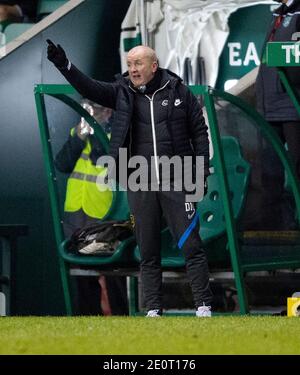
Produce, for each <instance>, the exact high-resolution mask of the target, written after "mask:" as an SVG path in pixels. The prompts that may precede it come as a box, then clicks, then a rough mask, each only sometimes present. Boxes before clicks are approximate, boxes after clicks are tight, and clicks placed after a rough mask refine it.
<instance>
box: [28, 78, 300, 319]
mask: <svg viewBox="0 0 300 375" xmlns="http://www.w3.org/2000/svg"><path fill="white" fill-rule="evenodd" d="M190 89H191V91H192V92H193V93H194V94H195V95H203V97H204V103H205V107H206V111H207V116H208V122H209V125H210V131H211V138H212V144H213V148H214V157H215V159H216V166H215V169H216V171H217V174H218V178H219V182H220V190H221V197H222V201H223V205H224V217H225V224H226V231H227V236H228V247H229V251H230V257H231V263H232V268H233V271H234V275H235V281H236V287H237V293H238V299H239V305H240V313H241V314H246V313H248V312H249V309H248V303H247V296H246V292H245V284H244V272H245V271H250V270H255V269H269V268H270V269H272V268H276V267H277V268H279V267H289V268H290V267H292V266H294V267H295V268H296V267H300V260H297V259H296V260H295V261H294V260H293V261H289V262H283V261H279V262H276V261H273V262H272V261H271V262H270V263H267V264H266V263H265V264H261V263H259V264H252V265H251V264H243V261H242V260H241V257H240V249H239V240H238V235H237V229H236V223H235V220H234V216H233V209H232V204H231V199H230V192H229V187H228V179H227V175H226V169H225V162H224V154H223V150H222V147H221V137H220V131H219V125H218V120H217V114H216V109H215V104H214V98H221V99H223V100H225V101H228V102H230V103H232V104H233V105H235V106H237V107H238V108H239V109H240V110H242V111H243V112H244V113H245V114H246V115H247V116H248V117H249V118H250V119H252V120H253V124H254V125H255V126H256V127H257V128H259V129H260V131H261V132H262V134H263V136H264V137H265V138H266V139H267V140H268V141H269V142H270V143H271V145H272V146H273V148H274V150H275V152H276V153H277V154H278V156H279V158H280V160H281V162H282V163H283V166H284V168H285V170H286V172H287V175H288V178H289V180H290V183H291V188H292V192H293V194H294V197H295V201H296V207H297V212H298V217H300V189H299V185H298V182H297V177H296V172H295V170H294V167H293V165H292V163H291V161H290V159H289V157H288V155H287V153H286V150H285V148H284V147H283V145H282V143H281V140H280V139H279V137H278V135H277V134H276V132H275V131H274V130H273V129H272V127H271V126H270V125H269V124H268V123H267V122H266V121H265V120H264V118H263V117H262V116H261V115H260V114H259V113H258V112H256V111H255V110H254V109H253V108H252V107H250V106H249V105H248V104H247V103H245V102H244V101H242V100H241V99H239V98H237V97H235V96H233V95H231V94H228V93H225V92H221V91H218V90H214V89H212V88H210V87H207V86H191V87H190ZM34 94H35V101H36V107H37V114H38V121H39V128H40V134H41V141H42V148H43V155H44V160H45V166H46V172H47V180H48V186H49V193H50V202H51V209H52V215H53V221H54V230H55V238H56V245H57V249H59V247H60V245H61V243H62V242H63V240H64V235H63V229H62V221H61V214H60V209H59V199H58V190H57V184H56V174H55V168H54V164H53V155H52V149H51V139H50V135H49V129H48V121H47V116H46V108H45V102H44V95H50V96H52V97H54V98H56V99H58V100H61V101H62V102H64V103H65V104H67V105H68V106H70V107H71V108H73V109H74V110H75V111H76V112H78V113H79V114H80V115H81V116H83V117H84V118H85V119H86V121H87V122H88V123H89V125H90V126H92V127H93V129H94V130H95V135H96V136H97V137H98V139H99V140H100V141H101V142H102V144H103V146H104V147H105V150H106V151H108V145H109V140H108V138H107V136H106V134H105V132H104V131H103V130H102V129H101V127H98V126H96V125H97V122H96V121H95V119H94V118H93V117H92V116H90V115H89V113H88V112H87V111H85V110H84V109H83V108H82V106H81V105H80V104H79V103H77V102H76V101H75V100H73V99H72V98H70V97H69V95H73V94H75V89H74V88H73V87H72V86H70V85H36V86H35V89H34ZM59 267H60V274H61V281H62V287H63V292H64V298H65V305H66V312H67V315H72V305H71V300H70V293H69V284H68V275H67V270H66V265H65V262H64V260H63V259H62V257H61V256H59ZM130 285H131V287H132V288H136V280H133V279H132V280H131V284H130ZM132 295H133V296H135V295H136V293H132ZM136 304H137V301H136V300H133V301H131V304H130V309H131V310H132V311H133V312H134V311H135V310H136Z"/></svg>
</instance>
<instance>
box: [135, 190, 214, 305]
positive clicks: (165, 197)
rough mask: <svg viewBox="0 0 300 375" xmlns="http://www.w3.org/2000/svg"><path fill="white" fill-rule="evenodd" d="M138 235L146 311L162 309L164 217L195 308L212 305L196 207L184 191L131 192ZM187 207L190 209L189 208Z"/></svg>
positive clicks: (136, 233)
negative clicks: (181, 260) (181, 258)
mask: <svg viewBox="0 0 300 375" xmlns="http://www.w3.org/2000/svg"><path fill="white" fill-rule="evenodd" d="M128 203H129V207H130V210H131V213H132V214H133V215H134V221H135V235H136V240H137V243H138V245H139V249H140V252H141V265H140V269H141V281H142V289H143V297H144V302H145V307H146V309H147V310H153V309H162V269H161V241H160V239H161V234H160V233H161V219H162V215H163V216H164V218H165V220H166V223H167V225H168V227H169V229H170V231H171V233H172V236H173V238H174V240H175V241H176V243H177V244H178V246H179V248H181V250H182V252H183V254H184V257H185V260H186V271H187V277H188V280H189V282H190V285H191V288H192V293H193V297H194V302H195V306H196V308H197V307H199V306H201V305H202V304H203V303H205V304H206V305H210V304H211V302H212V293H211V290H210V287H209V271H208V264H207V259H206V254H205V251H204V249H203V245H202V241H201V239H200V236H199V220H198V218H197V212H196V210H195V206H194V205H193V209H191V206H190V205H186V202H185V192H178V191H168V192H165V191H158V192H155V191H147V192H143V191H137V192H132V191H128ZM186 209H188V210H186Z"/></svg>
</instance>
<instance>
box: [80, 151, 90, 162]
mask: <svg viewBox="0 0 300 375" xmlns="http://www.w3.org/2000/svg"><path fill="white" fill-rule="evenodd" d="M80 157H81V159H83V160H89V155H87V154H85V153H84V152H83V153H82V154H81V155H80Z"/></svg>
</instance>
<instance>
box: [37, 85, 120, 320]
mask: <svg viewBox="0 0 300 375" xmlns="http://www.w3.org/2000/svg"><path fill="white" fill-rule="evenodd" d="M75 93H76V91H75V89H74V88H73V87H72V86H70V85H42V84H41V85H36V86H35V87H34V96H35V103H36V109H37V115H38V122H39V129H40V135H41V142H42V150H43V156H44V161H45V168H46V174H47V182H48V188H49V194H50V203H51V211H52V217H53V225H54V232H55V240H56V246H57V249H59V248H60V245H61V243H62V242H63V241H64V234H63V226H62V219H61V218H62V215H61V212H60V205H59V194H58V189H57V183H56V181H57V180H56V173H55V167H54V162H53V153H52V147H51V137H50V134H49V127H48V120H47V114H46V107H45V99H44V95H49V96H51V97H54V98H56V99H58V100H60V101H62V102H64V103H65V104H66V105H68V106H69V107H71V108H73V109H74V110H75V111H76V112H78V113H79V114H80V115H81V116H82V117H84V118H85V120H86V121H87V122H88V124H89V125H90V126H91V127H92V128H93V129H94V131H95V134H96V136H97V137H98V139H100V141H101V143H102V145H103V147H104V149H105V151H106V152H108V145H109V140H108V138H107V136H106V134H105V132H104V131H103V130H102V128H101V127H100V126H97V124H98V123H97V121H96V120H95V119H94V118H93V117H92V116H91V115H90V114H89V113H88V112H87V111H86V110H85V109H84V108H83V107H82V106H81V105H80V104H79V103H78V102H76V101H75V100H74V99H72V98H70V97H69V95H73V94H75ZM113 199H115V194H114V198H113ZM112 204H113V203H112ZM58 259H59V269H60V276H61V282H62V289H63V294H64V301H65V308H66V313H67V315H72V303H71V299H70V290H69V282H68V274H67V269H66V264H65V261H64V260H63V258H62V257H61V256H59V257H58Z"/></svg>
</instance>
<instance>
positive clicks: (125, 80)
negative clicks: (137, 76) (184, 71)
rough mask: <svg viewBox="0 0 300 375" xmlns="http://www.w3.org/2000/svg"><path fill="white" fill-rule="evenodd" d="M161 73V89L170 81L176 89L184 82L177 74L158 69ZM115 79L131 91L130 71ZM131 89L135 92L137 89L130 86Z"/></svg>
mask: <svg viewBox="0 0 300 375" xmlns="http://www.w3.org/2000/svg"><path fill="white" fill-rule="evenodd" d="M158 69H159V70H160V72H161V77H162V78H161V87H162V86H163V85H164V84H165V83H166V82H167V81H170V87H172V88H174V87H175V86H177V85H178V84H179V83H181V82H182V79H181V78H180V77H179V76H178V75H177V74H175V73H173V72H171V71H170V70H168V69H162V68H158ZM115 79H116V80H117V81H118V82H119V83H120V85H122V86H123V87H125V88H127V89H129V86H130V80H129V73H128V71H127V72H125V73H123V74H116V75H115ZM130 87H131V89H133V90H134V91H135V89H134V88H133V87H132V86H130Z"/></svg>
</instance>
